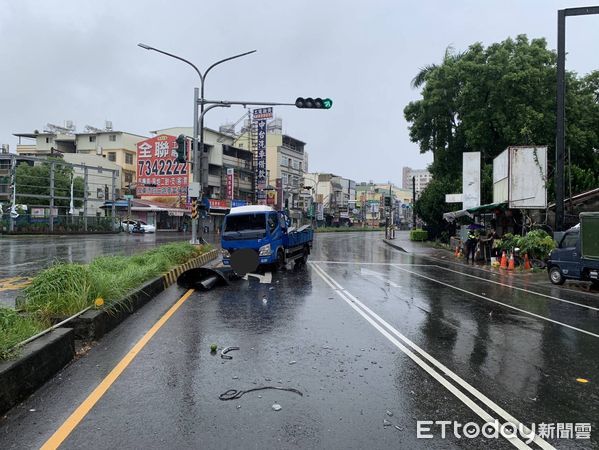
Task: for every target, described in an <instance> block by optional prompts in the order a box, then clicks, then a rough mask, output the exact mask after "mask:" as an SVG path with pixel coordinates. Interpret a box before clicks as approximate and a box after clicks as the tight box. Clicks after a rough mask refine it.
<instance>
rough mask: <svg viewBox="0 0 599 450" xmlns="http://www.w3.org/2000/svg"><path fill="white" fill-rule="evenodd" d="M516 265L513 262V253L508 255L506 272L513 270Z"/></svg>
mask: <svg viewBox="0 0 599 450" xmlns="http://www.w3.org/2000/svg"><path fill="white" fill-rule="evenodd" d="M515 265H516V263H515V261H514V252H512V253H510V261H509V262H508V265H507V270H514V267H515Z"/></svg>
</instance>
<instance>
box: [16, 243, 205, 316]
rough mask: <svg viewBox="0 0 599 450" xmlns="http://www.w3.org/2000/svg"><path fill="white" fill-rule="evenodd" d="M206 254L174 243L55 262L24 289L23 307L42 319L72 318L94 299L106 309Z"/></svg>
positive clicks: (201, 249) (200, 250)
mask: <svg viewBox="0 0 599 450" xmlns="http://www.w3.org/2000/svg"><path fill="white" fill-rule="evenodd" d="M207 250H209V247H202V248H197V247H195V246H193V245H191V244H188V243H175V244H167V245H162V246H160V247H157V248H155V249H152V250H150V251H147V252H144V253H140V254H138V255H134V256H103V257H100V258H96V259H95V260H93V261H92V262H91V263H90V264H71V263H64V262H58V263H56V264H54V265H53V266H51V267H49V268H48V269H46V270H44V271H43V272H42V273H40V274H39V275H37V276H36V277H35V278H34V279H33V280H32V282H31V284H30V285H29V286H28V287H27V288H25V290H24V293H25V301H24V307H25V310H26V311H28V312H32V313H35V314H37V315H39V316H40V317H42V318H51V317H64V316H69V315H72V314H75V313H77V312H79V311H81V310H83V309H85V308H87V307H88V306H91V305H93V304H94V302H95V300H96V299H98V298H101V299H102V300H103V301H104V304H105V306H106V307H109V308H110V307H111V306H114V304H115V303H116V302H118V301H120V300H122V299H123V298H124V297H125V296H126V294H127V293H128V292H129V291H131V290H133V289H135V288H138V287H140V286H141V285H142V284H143V283H145V282H147V281H149V280H151V279H153V278H156V277H157V276H159V275H160V274H162V273H165V272H167V271H169V270H170V269H172V268H173V267H175V266H177V265H179V264H183V263H185V262H186V261H189V260H190V259H192V258H194V257H196V256H199V255H201V254H202V253H204V252H205V251H207Z"/></svg>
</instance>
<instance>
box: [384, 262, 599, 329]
mask: <svg viewBox="0 0 599 450" xmlns="http://www.w3.org/2000/svg"><path fill="white" fill-rule="evenodd" d="M393 267H395V268H396V269H397V270H401V271H403V272H407V273H411V274H412V275H416V276H418V277H421V278H424V279H426V280H430V281H434V282H435V283H439V284H442V285H443V286H447V287H450V288H452V289H456V290H458V291H460V292H464V293H466V294H469V295H473V296H474V297H478V298H482V299H483V300H486V301H488V302H493V303H497V304H498V305H501V306H505V307H506V308H510V309H514V310H516V311H519V312H521V313H524V314H528V315H529V316H533V317H536V318H537V319H541V320H546V321H547V322H552V323H555V324H557V325H561V326H563V327H567V328H570V329H571V330H576V331H579V332H581V333H585V334H588V335H589V336H593V337H596V338H599V334H595V333H592V332H590V331H587V330H583V329H582V328H576V327H573V326H572V325H568V324H566V323H563V322H558V321H557V320H553V319H550V318H548V317H545V316H541V315H539V314H535V313H533V312H530V311H526V310H524V309H521V308H518V307H516V306H512V305H508V304H507V303H503V302H500V301H499V300H493V299H492V298H490V297H486V296H484V295H480V294H477V293H475V292H470V291H467V290H466V289H462V288H459V287H457V286H453V285H451V284H449V283H445V282H443V281H439V280H436V279H434V278H431V277H428V276H426V275H422V274H421V273H418V272H414V271H412V270H408V269H404V268H403V267H397V266H395V265H393Z"/></svg>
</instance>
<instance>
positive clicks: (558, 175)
mask: <svg viewBox="0 0 599 450" xmlns="http://www.w3.org/2000/svg"><path fill="white" fill-rule="evenodd" d="M591 14H599V6H590V7H582V8H567V9H560V10H558V11H557V114H556V118H557V123H556V138H555V230H556V231H563V229H564V202H565V199H564V197H565V183H564V178H565V177H564V159H565V150H566V124H565V122H566V100H565V99H566V17H567V16H585V15H591Z"/></svg>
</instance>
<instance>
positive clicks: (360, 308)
mask: <svg viewBox="0 0 599 450" xmlns="http://www.w3.org/2000/svg"><path fill="white" fill-rule="evenodd" d="M310 264H311V266H312V267H313V268H314V269H315V270H316V273H318V275H320V277H321V278H322V279H323V280H324V282H325V283H327V284H328V285H329V286H330V287H331V289H333V290H334V291H335V292H336V293H337V295H339V297H341V298H342V299H343V300H344V301H345V302H346V303H347V304H348V305H349V306H351V307H352V308H353V309H354V310H355V311H356V312H358V314H360V315H361V316H362V317H364V318H365V319H366V320H367V321H368V322H369V323H370V324H371V325H372V326H373V327H375V328H376V329H377V330H378V331H379V332H380V333H381V334H382V335H383V336H385V337H386V338H387V339H388V340H389V341H390V342H391V343H393V344H394V345H395V346H396V347H398V348H399V349H400V350H401V351H402V352H404V353H405V354H406V355H407V356H408V357H409V358H410V359H412V361H414V362H415V363H416V364H418V365H419V366H420V367H421V368H422V369H424V370H425V371H426V372H427V373H428V374H429V375H430V376H432V377H433V378H434V379H435V380H436V381H438V382H439V383H440V384H441V385H442V386H443V387H445V388H446V389H447V390H448V391H449V392H451V393H452V394H453V395H455V396H456V397H457V398H458V399H459V400H460V401H461V402H463V403H464V404H465V405H466V406H468V407H469V408H470V409H471V410H472V411H474V412H475V413H476V414H477V415H478V416H479V417H480V418H482V419H483V420H484V421H485V422H487V423H493V421H494V420H495V418H494V417H492V416H491V415H490V414H488V413H487V412H486V411H485V410H483V409H482V408H481V407H480V406H478V405H477V404H476V403H474V401H472V399H470V398H469V397H467V396H466V395H464V393H463V392H461V391H460V390H459V389H457V388H456V387H455V386H454V385H453V384H451V383H450V382H449V381H448V380H447V379H446V378H444V377H443V376H441V374H439V372H437V371H436V370H435V369H433V368H432V367H431V366H430V365H429V364H427V363H426V362H425V361H423V360H422V358H420V357H419V356H418V355H416V354H415V353H414V352H412V351H411V350H409V349H408V348H407V347H406V346H404V345H403V344H402V343H401V342H399V341H398V340H397V339H395V338H394V337H393V336H391V334H389V332H388V331H387V330H389V331H390V332H391V333H393V334H394V335H395V336H397V337H398V338H399V339H401V340H402V341H403V342H404V343H405V344H407V345H408V346H410V347H412V348H413V349H414V350H415V351H417V352H418V353H420V355H421V356H423V357H424V358H425V359H427V360H428V361H429V362H431V363H433V365H435V366H436V367H437V368H439V369H440V370H441V371H442V372H443V373H444V374H445V375H447V376H449V377H450V378H452V379H453V380H454V381H456V382H457V383H458V384H459V385H461V386H462V387H463V388H464V389H465V390H467V391H468V392H469V393H470V394H472V395H473V396H474V397H476V398H477V399H478V400H479V401H480V402H482V403H484V404H485V405H486V406H487V407H488V408H490V409H492V410H493V411H494V412H495V413H497V414H498V415H499V416H501V417H502V418H503V419H504V420H506V421H508V422H511V423H512V424H513V425H516V427H522V428H521V429H522V430H524V431H525V433H528V434H531V431H530V430H529V429H527V428H526V427H524V425H522V424H521V423H520V422H519V421H518V420H516V419H515V418H514V417H513V416H511V415H510V414H509V413H507V412H506V411H505V410H503V409H502V408H501V407H500V406H499V405H497V404H495V403H494V402H493V401H492V400H490V399H489V398H488V397H486V396H485V395H484V394H482V393H481V392H479V391H478V390H477V389H476V388H474V387H473V386H471V385H470V384H468V383H467V382H466V381H464V380H463V379H462V378H460V377H459V376H458V375H456V374H455V373H453V372H452V371H451V370H449V369H448V368H447V367H445V366H444V365H443V364H441V363H440V362H439V361H437V360H436V359H435V358H433V357H432V356H431V355H429V354H428V353H426V352H425V351H424V350H422V349H421V348H420V347H418V346H417V345H416V344H414V343H413V342H412V341H410V340H409V339H408V338H407V337H405V336H404V335H403V334H401V333H400V332H399V331H397V330H396V329H395V328H394V327H392V326H391V325H390V324H389V323H387V322H386V321H385V320H383V319H382V318H381V317H380V316H378V315H377V314H376V313H374V312H373V311H372V310H371V309H370V308H368V307H367V306H366V305H364V304H363V303H362V302H360V301H359V300H358V299H357V298H355V297H354V296H353V295H352V294H350V293H349V292H348V291H347V290H346V289H344V288H343V287H342V286H341V285H340V284H339V283H337V282H336V281H335V280H334V279H333V278H332V277H331V276H330V275H329V274H328V273H326V272H325V270H324V269H322V268H321V267H320V266H318V265H316V264H314V263H310ZM365 311H366V312H367V313H368V314H370V315H368V314H366V312H365ZM374 319H376V320H377V321H378V322H379V323H380V324H381V325H383V326H384V327H385V328H387V330H385V329H384V328H383V327H382V326H381V325H379V323H377V322H376V321H375V320H374ZM504 437H505V438H506V439H508V441H510V443H511V444H513V445H514V446H515V447H517V448H530V447H529V446H528V445H526V444H525V443H524V442H522V441H521V440H520V439H518V438H513V437H510V436H504ZM533 441H534V442H535V443H536V444H537V445H539V446H540V447H542V448H545V449H553V448H554V447H553V446H551V445H550V444H549V443H547V442H545V441H544V440H543V439H541V438H540V437H538V436H535V438H534V440H533Z"/></svg>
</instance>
